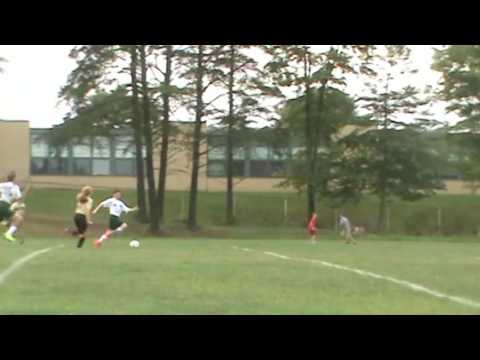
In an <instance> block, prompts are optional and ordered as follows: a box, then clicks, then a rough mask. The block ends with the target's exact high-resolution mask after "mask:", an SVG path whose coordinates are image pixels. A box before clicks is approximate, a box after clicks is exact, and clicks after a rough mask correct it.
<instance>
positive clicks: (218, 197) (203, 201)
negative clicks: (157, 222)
mask: <svg viewBox="0 0 480 360" xmlns="http://www.w3.org/2000/svg"><path fill="white" fill-rule="evenodd" d="M75 194H76V191H75V190H65V189H63V190H62V189H36V188H34V189H33V190H31V192H30V193H29V195H28V199H27V210H28V212H27V216H28V219H29V220H28V221H27V225H26V229H27V230H28V232H29V233H30V234H31V235H33V236H52V235H53V234H52V230H53V229H54V228H59V227H61V226H63V225H61V224H65V223H66V222H70V221H71V217H72V211H73V208H74V198H75ZM108 195H109V192H108V191H104V190H102V191H100V190H99V191H97V192H96V193H95V195H94V198H95V200H96V202H98V201H100V200H102V199H104V198H106V197H107V196H108ZM125 199H126V201H127V202H128V203H130V204H132V205H134V204H135V202H136V200H135V192H134V191H125ZM285 200H287V201H288V217H287V218H285V217H284V201H285ZM187 206H188V196H187V194H186V193H184V192H168V193H167V196H166V207H165V209H166V227H167V229H170V230H171V232H170V235H176V236H179V237H185V236H190V235H189V234H188V233H187V232H185V231H183V232H182V229H184V228H185V224H184V222H185V214H186V211H187ZM305 206H306V201H305V197H304V196H303V195H297V194H282V193H238V194H236V217H237V224H236V225H237V226H236V227H233V228H232V227H229V228H225V226H224V225H225V194H224V193H215V192H213V193H212V192H210V193H206V192H202V193H199V199H198V222H199V224H200V225H201V226H202V227H203V228H204V229H206V230H214V231H211V232H206V233H200V236H206V237H217V238H222V237H239V236H243V234H244V233H245V231H244V229H245V228H247V229H254V230H252V232H254V233H258V232H262V230H259V229H260V228H267V229H268V230H267V231H266V233H275V234H281V233H285V232H289V238H292V237H293V238H297V237H298V235H297V234H298V233H300V232H302V231H304V227H305V217H306V214H305ZM377 206H378V203H377V200H376V199H375V198H373V197H365V198H364V199H363V200H362V201H361V202H360V203H358V204H356V205H349V206H346V207H345V209H344V210H345V212H346V214H347V215H348V216H349V218H350V219H351V220H352V222H353V223H354V224H356V225H363V226H365V227H366V228H367V229H370V230H371V229H374V227H375V224H376V219H377ZM439 208H441V209H442V223H443V227H442V234H443V235H454V236H456V235H459V234H463V235H472V234H474V233H475V232H476V231H477V228H478V225H479V224H480V216H479V215H478V214H480V201H479V198H478V197H477V196H474V195H437V196H434V197H431V198H428V199H424V200H421V201H417V202H413V203H412V202H402V201H397V202H394V203H393V204H391V205H390V214H391V216H390V224H391V226H390V232H391V233H398V234H409V235H435V234H437V230H438V229H437V217H438V211H437V210H438V209H439ZM318 213H319V227H320V228H321V229H323V230H333V228H334V219H335V214H336V213H335V212H334V211H333V210H332V209H330V208H328V206H326V204H325V203H324V202H322V201H320V202H319V209H318ZM128 219H129V222H130V224H131V225H133V226H134V229H135V231H136V232H139V233H142V231H143V230H144V228H145V227H144V226H140V225H138V226H137V224H136V221H135V218H134V217H133V216H132V215H130V216H129V217H128ZM95 220H96V222H97V223H98V224H104V222H105V214H104V215H101V214H100V215H98V216H97V217H96V219H95ZM102 226H103V225H102ZM99 230H100V229H99V228H97V231H99ZM248 231H249V230H247V232H248ZM302 236H303V232H302Z"/></svg>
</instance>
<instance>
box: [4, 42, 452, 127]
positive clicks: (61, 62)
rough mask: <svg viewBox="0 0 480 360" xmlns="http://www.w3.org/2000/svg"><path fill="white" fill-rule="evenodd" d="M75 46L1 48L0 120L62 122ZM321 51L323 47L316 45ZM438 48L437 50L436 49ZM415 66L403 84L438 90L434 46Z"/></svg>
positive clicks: (415, 58)
mask: <svg viewBox="0 0 480 360" xmlns="http://www.w3.org/2000/svg"><path fill="white" fill-rule="evenodd" d="M73 46H74V45H0V57H3V58H5V59H7V62H6V63H0V67H2V68H3V69H4V72H3V73H0V119H4V120H29V121H30V126H31V127H36V128H46V127H51V126H52V125H54V124H59V123H61V122H62V118H63V116H64V115H65V114H66V113H67V112H68V108H67V107H66V105H64V104H59V99H58V93H59V91H60V88H61V87H62V86H63V85H64V84H65V83H66V80H67V77H68V74H69V73H70V72H71V71H72V70H73V69H74V67H75V61H74V60H72V59H70V58H69V57H68V53H69V51H70V50H71V49H72V48H73ZM313 46H314V47H318V48H321V47H322V45H313ZM435 47H436V46H435ZM411 48H412V56H411V60H412V64H413V66H414V67H415V68H417V69H418V70H419V71H418V73H417V74H416V75H409V76H408V77H405V78H403V79H402V80H403V81H404V82H406V83H411V84H415V85H416V86H418V87H419V88H421V89H423V88H424V87H426V86H428V85H431V86H436V85H437V83H438V81H439V80H440V74H439V73H437V72H435V71H433V70H431V69H430V66H431V62H432V55H433V46H432V45H412V46H411ZM362 89H363V86H362V84H361V81H351V83H350V82H349V86H348V87H347V89H346V91H347V92H348V93H350V94H352V95H358V94H360V93H361V92H362ZM431 109H432V111H433V112H434V114H435V115H437V118H438V117H440V118H442V119H444V120H447V121H449V122H454V121H455V120H456V119H457V118H456V116H455V115H454V114H446V112H445V104H442V103H434V104H432V108H431Z"/></svg>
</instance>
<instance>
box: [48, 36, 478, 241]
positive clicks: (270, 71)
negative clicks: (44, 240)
mask: <svg viewBox="0 0 480 360" xmlns="http://www.w3.org/2000/svg"><path fill="white" fill-rule="evenodd" d="M410 52H411V49H409V48H408V47H407V46H399V45H395V46H394V45H382V46H374V45H332V46H304V45H255V46H253V45H251V46H247V45H86V46H78V47H75V48H74V49H72V51H71V54H70V56H71V57H72V58H74V59H75V60H76V62H77V66H76V68H75V69H74V70H73V71H72V72H71V74H70V75H69V77H68V80H67V83H66V85H65V86H64V87H63V88H62V90H61V92H60V98H61V99H62V100H64V101H66V102H68V103H69V104H70V107H71V112H70V113H69V114H67V116H66V118H65V121H64V123H63V124H62V125H60V126H58V127H57V129H56V131H55V132H54V134H55V136H54V139H53V140H52V141H55V142H57V143H61V142H62V141H67V140H68V139H71V138H72V137H81V136H84V135H110V134H112V131H114V130H115V129H118V128H129V129H131V131H133V133H134V142H135V144H134V146H135V149H136V151H135V153H136V170H137V171H136V174H137V198H138V205H139V207H140V209H141V211H140V216H141V218H142V220H143V221H145V222H148V223H149V227H150V231H151V232H152V233H160V232H161V231H162V227H163V226H164V223H165V213H166V211H167V210H168V209H166V207H165V191H166V179H167V174H168V171H169V159H170V158H171V152H172V144H173V143H175V144H174V145H175V146H182V147H186V148H187V149H188V150H189V156H190V160H191V168H190V191H189V200H188V214H187V226H188V228H189V229H191V230H195V229H197V228H198V226H199V224H198V220H197V219H198V217H197V208H198V178H199V172H200V169H201V168H202V167H203V166H205V165H206V164H205V163H202V161H203V159H204V155H205V154H204V153H203V150H202V149H203V147H202V146H201V145H202V143H203V142H204V141H205V137H206V134H205V131H206V130H205V129H206V127H205V126H204V125H205V124H206V122H207V121H209V123H210V122H211V123H212V124H214V125H215V126H216V127H220V128H222V129H223V132H224V134H225V169H226V179H227V183H226V189H225V194H226V196H225V223H226V224H230V225H231V224H234V223H235V212H234V190H235V189H234V187H235V182H234V173H235V171H234V153H235V151H236V149H237V146H236V138H237V137H236V136H235V134H236V133H238V132H239V130H241V129H245V128H248V127H250V126H262V125H263V126H265V125H268V126H271V127H281V128H286V129H288V130H289V132H291V133H292V134H294V135H295V138H296V139H297V141H298V144H297V145H298V146H297V147H296V149H297V151H295V158H294V161H293V164H292V166H293V167H294V168H295V171H291V172H289V174H290V175H289V176H288V178H287V179H286V181H285V183H284V185H285V186H294V187H295V188H296V189H298V191H300V192H305V193H306V195H307V196H306V207H305V220H307V219H308V218H309V217H310V216H311V214H312V213H313V212H315V211H316V207H317V204H318V203H319V201H323V202H325V203H326V204H329V206H331V207H335V208H338V207H341V206H344V205H345V204H346V203H347V202H355V201H358V200H359V199H360V197H361V196H363V195H366V194H370V195H373V196H375V197H376V198H377V199H378V206H379V207H378V217H377V222H376V228H377V230H378V231H383V230H384V229H385V217H386V214H385V212H386V209H387V207H388V204H389V202H390V201H391V200H392V199H395V198H399V199H402V200H411V201H414V200H418V199H421V198H423V197H426V196H430V195H432V194H434V193H435V190H438V189H441V188H442V187H443V183H442V181H441V177H440V172H441V169H442V168H443V166H445V161H444V160H445V159H444V157H442V156H441V154H439V153H438V152H436V151H432V149H431V147H430V146H429V145H428V143H427V142H425V136H423V135H424V133H425V132H426V131H428V130H431V129H434V128H438V127H441V126H444V124H442V122H441V120H442V119H438V118H435V117H434V116H433V115H432V114H431V113H430V112H429V107H430V105H431V104H432V103H433V101H435V100H439V99H441V100H445V101H449V104H451V105H450V107H449V108H448V110H449V111H454V112H456V113H458V114H459V115H460V116H462V118H463V119H464V121H462V122H461V123H459V124H457V128H458V127H461V130H462V131H467V132H471V133H473V132H474V131H475V125H476V121H477V120H478V116H479V112H478V110H479V109H478V106H479V105H478V104H479V100H478V83H480V82H479V81H478V80H479V79H478V66H476V65H475V64H478V60H479V57H480V55H479V46H450V47H446V48H444V49H442V50H438V51H437V52H436V54H435V59H434V68H435V69H436V70H438V71H441V72H442V74H443V78H444V82H443V83H442V84H441V85H440V86H439V88H438V89H431V88H426V89H419V88H418V87H417V86H416V84H415V83H414V80H412V81H411V82H413V83H410V84H409V83H408V81H406V80H409V79H414V77H415V74H416V69H414V68H413V67H412V64H411V60H410ZM352 84H356V85H355V86H357V87H359V89H361V90H359V91H358V93H359V95H356V96H353V95H351V94H350V95H349V94H347V93H346V89H347V86H350V87H352V86H353V85H352ZM434 90H436V91H434ZM178 121H184V122H186V123H188V124H189V129H188V130H185V129H183V131H182V129H181V128H179V127H178V126H174V124H175V123H177V122H178ZM347 125H352V126H353V127H351V128H350V131H349V132H347V133H344V129H347V128H348V126H347ZM179 131H181V132H182V133H181V134H179ZM447 133H448V131H447ZM179 139H180V140H179ZM461 146H462V148H464V149H466V148H468V149H475V146H476V142H475V141H465V142H464V143H462V144H461ZM154 148H159V151H160V156H159V163H158V164H157V166H155V164H154V158H153V149H154ZM143 149H145V155H146V156H145V158H144V156H143ZM471 153H472V154H477V153H479V152H478V151H476V150H473V151H471ZM474 164H475V157H474V156H473V155H472V156H470V157H468V161H466V162H465V164H464V165H465V169H472V170H471V171H470V172H469V171H466V173H468V174H470V176H471V177H472V179H473V178H475V177H476V176H477V174H478V177H480V171H477V170H476V168H475V165H474ZM155 167H158V169H159V173H158V178H155V176H156V175H155V172H154V168H155ZM473 169H475V170H473ZM253 205H254V204H252V206H253Z"/></svg>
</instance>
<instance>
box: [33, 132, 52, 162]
mask: <svg viewBox="0 0 480 360" xmlns="http://www.w3.org/2000/svg"><path fill="white" fill-rule="evenodd" d="M31 147H32V148H31V151H32V156H33V157H48V143H47V141H46V140H45V139H44V138H43V136H41V135H36V136H32V143H31Z"/></svg>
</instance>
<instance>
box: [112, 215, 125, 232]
mask: <svg viewBox="0 0 480 360" xmlns="http://www.w3.org/2000/svg"><path fill="white" fill-rule="evenodd" d="M124 223H125V222H124V221H123V220H122V219H120V218H119V217H118V216H115V215H110V224H109V228H110V230H112V231H114V230H117V229H118V228H119V227H120V226H122V225H123V224H124Z"/></svg>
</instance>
